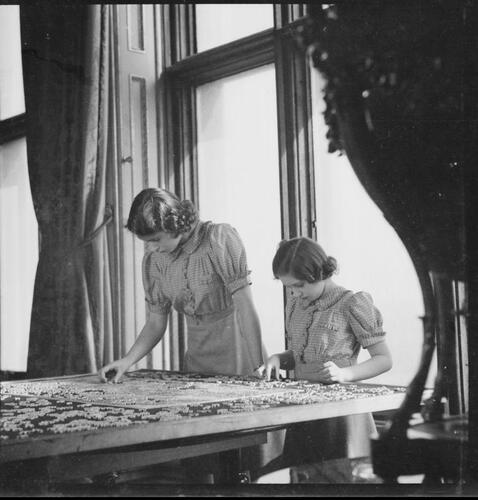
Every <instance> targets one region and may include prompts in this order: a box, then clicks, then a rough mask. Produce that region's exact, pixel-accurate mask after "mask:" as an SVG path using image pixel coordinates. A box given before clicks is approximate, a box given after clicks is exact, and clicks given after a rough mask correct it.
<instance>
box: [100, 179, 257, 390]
mask: <svg viewBox="0 0 478 500" xmlns="http://www.w3.org/2000/svg"><path fill="white" fill-rule="evenodd" d="M126 227H127V228H128V229H129V230H130V231H132V232H133V233H134V234H135V235H136V236H137V237H138V238H140V239H141V240H143V241H145V242H147V243H148V247H149V248H148V250H147V251H146V253H145V255H144V258H143V284H144V290H145V296H146V303H147V308H148V311H149V314H148V319H147V321H146V324H145V325H144V327H143V329H142V331H141V333H140V335H139V336H138V338H137V339H136V341H135V343H134V345H133V346H132V347H131V349H130V350H129V352H128V353H127V354H126V356H124V357H123V358H121V359H119V360H117V361H114V362H113V363H110V364H108V365H106V366H104V367H103V368H102V369H101V370H100V372H99V375H100V378H101V379H102V380H103V381H107V377H106V373H107V372H110V373H109V374H108V375H110V374H114V375H112V376H111V380H110V381H111V382H113V383H116V382H118V380H119V379H120V378H121V376H122V375H123V373H124V372H125V371H126V370H128V368H129V367H130V366H131V365H133V364H134V363H136V362H137V361H139V360H140V359H141V358H142V357H143V356H145V355H146V354H147V353H148V352H149V351H150V350H151V349H152V348H153V347H154V346H155V345H156V344H157V343H158V342H159V341H160V340H161V338H162V337H163V335H164V333H165V331H166V326H167V322H168V316H169V312H170V311H171V307H174V308H175V309H176V310H177V311H179V312H181V313H184V315H185V316H186V322H187V328H188V346H187V352H186V354H185V359H184V370H185V371H191V372H201V373H217V374H231V375H234V374H237V375H249V374H252V373H253V371H254V368H255V367H257V366H259V365H260V364H261V363H262V362H263V358H262V342H261V330H260V324H259V319H258V315H257V312H256V309H255V307H254V303H253V300H252V295H251V290H250V287H249V285H250V284H251V282H250V278H249V273H250V271H248V269H247V260H246V253H245V250H244V247H243V244H242V242H241V239H240V237H239V235H238V233H237V231H236V230H235V229H234V228H233V227H231V226H230V225H228V224H213V223H212V222H202V221H200V220H199V219H198V215H197V212H196V210H195V207H194V205H193V204H192V203H191V202H190V201H188V200H183V201H181V200H180V199H179V198H178V197H177V196H176V195H174V194H173V193H171V192H169V191H167V190H165V189H160V188H148V189H144V190H143V191H141V192H140V193H139V194H138V195H137V196H136V198H135V199H134V201H133V203H132V205H131V210H130V213H129V218H128V223H127V225H126Z"/></svg>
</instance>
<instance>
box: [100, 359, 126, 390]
mask: <svg viewBox="0 0 478 500" xmlns="http://www.w3.org/2000/svg"><path fill="white" fill-rule="evenodd" d="M129 367H130V364H129V363H128V362H127V361H126V360H125V359H124V358H121V359H118V360H117V361H113V362H112V363H110V364H108V365H106V366H103V368H101V370H100V371H99V372H98V375H99V376H100V379H101V381H102V382H107V383H112V384H117V383H118V382H119V380H120V378H121V377H122V376H123V373H124V372H125V371H126V370H127V369H128V368H129Z"/></svg>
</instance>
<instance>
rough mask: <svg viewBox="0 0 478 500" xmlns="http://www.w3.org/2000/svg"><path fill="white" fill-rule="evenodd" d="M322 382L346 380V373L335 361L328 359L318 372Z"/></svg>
mask: <svg viewBox="0 0 478 500" xmlns="http://www.w3.org/2000/svg"><path fill="white" fill-rule="evenodd" d="M317 378H318V379H319V381H320V382H323V383H325V384H327V383H332V382H346V379H345V373H344V370H343V369H342V368H339V367H338V366H337V365H336V364H335V363H334V362H333V361H326V362H325V363H324V367H323V368H322V370H320V371H319V373H318V374H317Z"/></svg>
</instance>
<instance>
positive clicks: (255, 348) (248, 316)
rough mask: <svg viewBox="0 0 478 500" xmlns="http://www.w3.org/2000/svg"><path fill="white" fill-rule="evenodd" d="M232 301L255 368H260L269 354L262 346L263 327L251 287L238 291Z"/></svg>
mask: <svg viewBox="0 0 478 500" xmlns="http://www.w3.org/2000/svg"><path fill="white" fill-rule="evenodd" d="M232 300H233V301H234V305H235V307H236V308H237V311H238V313H239V320H240V322H241V325H242V327H243V331H244V336H245V339H246V343H247V348H248V350H249V354H250V356H251V359H252V361H253V363H254V367H258V366H260V365H262V363H263V359H264V357H267V354H266V353H265V349H264V348H263V345H262V336H261V325H260V322H259V316H258V314H257V311H256V308H255V306H254V301H253V299H252V292H251V289H250V287H249V286H245V287H243V288H240V289H239V290H237V291H236V292H235V293H234V294H233V295H232ZM263 349H264V352H263Z"/></svg>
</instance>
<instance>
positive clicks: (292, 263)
mask: <svg viewBox="0 0 478 500" xmlns="http://www.w3.org/2000/svg"><path fill="white" fill-rule="evenodd" d="M336 271H337V260H336V259H335V258H334V257H332V256H330V255H329V256H328V255H327V254H326V253H325V252H324V249H323V248H322V247H321V246H320V245H319V244H318V243H317V242H316V241H314V240H312V239H311V238H307V237H305V236H301V237H297V238H291V239H290V240H283V241H281V242H280V243H279V246H278V248H277V252H276V254H275V256H274V259H273V260H272V272H273V273H274V277H275V278H278V277H279V276H284V275H286V274H290V275H292V276H294V278H296V279H298V280H304V281H307V282H308V283H314V282H316V281H322V280H325V279H327V278H330V277H331V276H332V274H334V273H335V272H336Z"/></svg>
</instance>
